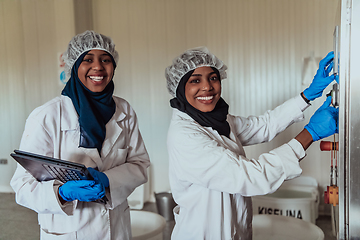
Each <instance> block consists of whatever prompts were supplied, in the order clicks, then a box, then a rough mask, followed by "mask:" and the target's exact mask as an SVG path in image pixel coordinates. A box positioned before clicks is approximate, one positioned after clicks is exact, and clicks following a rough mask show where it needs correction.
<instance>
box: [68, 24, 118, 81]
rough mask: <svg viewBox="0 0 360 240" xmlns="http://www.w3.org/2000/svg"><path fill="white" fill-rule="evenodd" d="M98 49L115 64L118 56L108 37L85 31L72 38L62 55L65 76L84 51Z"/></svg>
mask: <svg viewBox="0 0 360 240" xmlns="http://www.w3.org/2000/svg"><path fill="white" fill-rule="evenodd" d="M92 49H98V50H104V51H106V52H108V53H109V54H111V56H112V57H113V58H114V61H115V63H116V64H117V62H118V60H119V54H118V52H117V51H116V50H115V44H114V42H113V41H112V39H111V38H110V37H107V36H104V35H102V34H99V33H96V32H94V31H89V30H87V31H85V32H83V33H80V34H78V35H76V36H75V37H73V38H72V39H71V41H70V42H69V45H68V48H67V50H66V52H65V53H64V54H63V60H64V62H65V73H66V75H67V76H70V74H71V68H72V67H73V65H74V63H75V62H76V60H77V59H78V58H79V57H80V55H81V54H83V53H84V52H86V51H89V50H92Z"/></svg>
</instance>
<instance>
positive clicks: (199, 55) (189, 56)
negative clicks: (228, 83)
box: [165, 47, 227, 97]
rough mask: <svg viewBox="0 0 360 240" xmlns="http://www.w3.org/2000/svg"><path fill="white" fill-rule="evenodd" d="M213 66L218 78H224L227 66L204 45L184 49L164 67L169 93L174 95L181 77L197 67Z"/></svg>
mask: <svg viewBox="0 0 360 240" xmlns="http://www.w3.org/2000/svg"><path fill="white" fill-rule="evenodd" d="M204 66H206V67H214V68H216V69H217V70H219V73H220V79H225V78H226V72H225V71H226V69H227V66H226V65H225V64H224V63H223V62H222V61H221V60H220V59H218V58H217V57H216V56H215V55H213V54H212V53H210V51H209V50H208V49H207V48H206V47H197V48H193V49H189V50H187V51H185V52H184V53H183V54H181V55H180V56H178V57H176V58H175V59H174V60H173V64H172V65H171V66H169V67H167V68H166V69H165V77H166V81H167V88H168V91H169V93H170V94H171V95H172V96H173V97H176V88H177V86H178V85H179V82H180V80H181V78H182V77H183V76H184V75H185V74H186V73H188V72H189V71H192V70H194V69H196V68H198V67H204Z"/></svg>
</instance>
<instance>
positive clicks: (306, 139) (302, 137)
mask: <svg viewBox="0 0 360 240" xmlns="http://www.w3.org/2000/svg"><path fill="white" fill-rule="evenodd" d="M295 139H296V140H297V141H298V142H299V143H300V144H301V145H302V146H303V148H304V150H306V149H308V147H309V146H310V145H311V144H312V143H313V138H312V136H311V134H310V133H309V132H308V130H306V129H305V128H304V129H303V130H302V131H301V132H300V133H299V134H298V135H297V136H296V137H295Z"/></svg>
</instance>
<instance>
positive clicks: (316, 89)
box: [303, 52, 339, 101]
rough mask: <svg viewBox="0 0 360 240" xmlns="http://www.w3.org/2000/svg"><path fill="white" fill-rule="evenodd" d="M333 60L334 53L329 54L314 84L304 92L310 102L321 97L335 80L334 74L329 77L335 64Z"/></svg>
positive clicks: (321, 64)
mask: <svg viewBox="0 0 360 240" xmlns="http://www.w3.org/2000/svg"><path fill="white" fill-rule="evenodd" d="M333 58H334V52H329V53H328V54H327V55H326V57H325V58H323V59H322V60H321V61H320V63H319V69H318V70H317V72H316V75H315V76H314V79H313V81H312V83H311V84H310V86H309V87H308V88H307V89H305V90H304V92H303V93H304V96H305V97H306V98H307V99H308V100H310V101H311V100H314V99H316V98H318V97H321V95H322V93H323V91H324V89H325V88H326V87H327V86H328V85H329V84H330V83H331V82H332V81H333V80H334V79H335V76H334V74H331V75H330V76H329V74H330V72H331V70H332V68H333V64H334V63H333ZM337 81H339V78H337Z"/></svg>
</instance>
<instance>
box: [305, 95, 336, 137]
mask: <svg viewBox="0 0 360 240" xmlns="http://www.w3.org/2000/svg"><path fill="white" fill-rule="evenodd" d="M330 104H331V96H328V97H327V98H326V101H325V102H324V103H323V105H322V106H321V107H319V109H318V110H316V112H315V113H314V115H312V117H311V118H310V121H309V123H308V124H307V125H306V126H305V129H306V130H308V132H309V133H310V134H311V136H312V138H313V141H317V140H320V139H322V138H325V137H328V136H331V135H333V134H334V133H338V132H339V128H338V118H339V109H338V108H334V107H331V106H330Z"/></svg>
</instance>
